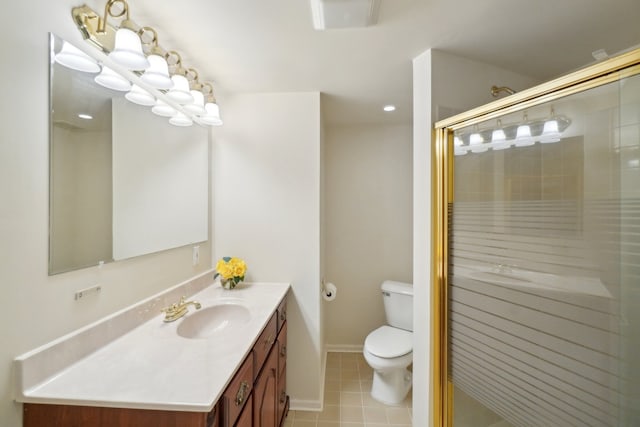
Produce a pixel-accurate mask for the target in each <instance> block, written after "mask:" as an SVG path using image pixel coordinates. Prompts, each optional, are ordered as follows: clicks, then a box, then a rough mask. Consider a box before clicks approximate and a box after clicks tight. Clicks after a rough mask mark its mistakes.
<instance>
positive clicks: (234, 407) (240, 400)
mask: <svg viewBox="0 0 640 427" xmlns="http://www.w3.org/2000/svg"><path fill="white" fill-rule="evenodd" d="M252 389H253V357H252V355H251V354H249V356H248V357H247V358H246V359H245V361H244V362H243V363H242V366H241V367H240V369H239V370H238V372H237V373H236V375H235V376H234V377H233V380H231V383H229V386H227V389H226V390H225V392H224V394H223V395H222V397H223V399H224V414H223V416H224V425H225V426H232V425H233V424H234V423H235V421H236V419H237V418H238V415H239V414H240V412H241V411H242V408H243V407H244V406H245V404H246V403H247V400H249V397H250V394H251V390H252Z"/></svg>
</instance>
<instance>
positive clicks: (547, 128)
mask: <svg viewBox="0 0 640 427" xmlns="http://www.w3.org/2000/svg"><path fill="white" fill-rule="evenodd" d="M558 141H560V127H559V125H558V119H557V117H556V113H555V111H554V110H553V107H551V117H550V118H549V120H547V121H546V122H544V127H543V128H542V134H541V135H540V143H541V144H549V143H552V142H558Z"/></svg>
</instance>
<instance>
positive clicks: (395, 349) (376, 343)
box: [364, 325, 413, 359]
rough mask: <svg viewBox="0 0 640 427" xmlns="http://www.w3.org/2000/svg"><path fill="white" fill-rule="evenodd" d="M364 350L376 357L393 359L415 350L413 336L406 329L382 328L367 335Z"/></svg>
mask: <svg viewBox="0 0 640 427" xmlns="http://www.w3.org/2000/svg"><path fill="white" fill-rule="evenodd" d="M364 348H365V349H366V350H367V351H368V352H369V353H371V354H373V355H374V356H378V357H383V358H387V359H389V358H392V357H399V356H404V355H405V354H407V353H409V352H410V351H412V350H413V334H412V333H411V332H409V331H405V330H404V329H398V328H394V327H391V326H387V325H385V326H381V327H379V328H378V329H376V330H375V331H373V332H371V333H370V334H369V335H367V339H365V340H364Z"/></svg>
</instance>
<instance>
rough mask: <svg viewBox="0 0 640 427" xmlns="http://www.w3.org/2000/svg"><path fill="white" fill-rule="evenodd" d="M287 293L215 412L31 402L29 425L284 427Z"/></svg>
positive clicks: (26, 420)
mask: <svg viewBox="0 0 640 427" xmlns="http://www.w3.org/2000/svg"><path fill="white" fill-rule="evenodd" d="M286 320H287V315H286V297H285V299H284V300H283V301H282V302H281V303H280V305H279V306H278V308H277V310H276V311H275V312H274V313H273V315H272V316H271V317H270V319H269V321H268V323H267V325H266V326H265V327H264V329H263V330H262V332H261V333H260V335H259V337H258V339H257V340H256V342H255V344H254V346H253V348H252V349H251V351H250V352H249V354H248V355H247V357H246V358H245V360H244V361H243V362H242V364H241V365H240V368H238V370H237V371H236V373H235V375H234V376H233V379H232V380H231V382H230V383H229V385H228V386H227V388H226V389H225V391H224V393H223V394H222V398H221V399H220V400H219V401H218V402H217V404H216V405H215V406H214V408H213V409H212V410H211V412H209V413H205V412H181V411H160V410H145V409H127V408H103V407H93V406H74V405H49V404H32V403H25V404H24V408H23V426H24V427H52V426H55V427H279V426H281V425H282V423H283V421H284V416H285V415H286V412H287V410H288V404H289V397H288V396H287V395H286V391H285V387H286V359H287V352H286V345H287V322H286Z"/></svg>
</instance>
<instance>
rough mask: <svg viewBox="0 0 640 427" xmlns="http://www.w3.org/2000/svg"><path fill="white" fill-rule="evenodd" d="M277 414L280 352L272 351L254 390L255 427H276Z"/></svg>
mask: <svg viewBox="0 0 640 427" xmlns="http://www.w3.org/2000/svg"><path fill="white" fill-rule="evenodd" d="M274 348H277V346H276V347H274ZM277 413H278V352H277V351H272V352H271V353H270V354H269V357H268V358H267V361H266V362H265V364H264V368H262V372H261V373H260V376H259V377H258V379H257V381H256V383H255V385H254V388H253V427H276V426H277V422H276V417H277Z"/></svg>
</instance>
